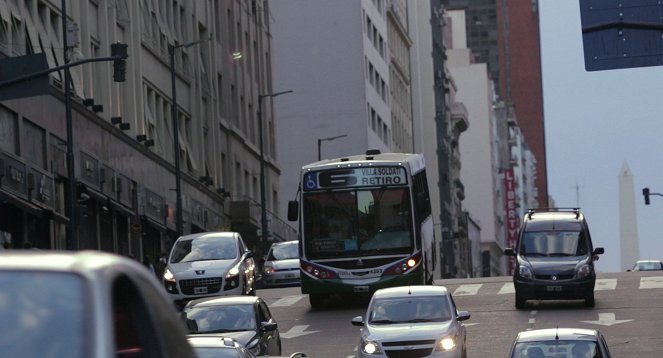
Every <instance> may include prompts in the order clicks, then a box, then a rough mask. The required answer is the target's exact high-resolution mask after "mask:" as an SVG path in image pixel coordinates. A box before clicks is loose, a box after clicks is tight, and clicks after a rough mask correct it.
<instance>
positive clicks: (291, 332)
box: [258, 288, 367, 358]
mask: <svg viewBox="0 0 663 358" xmlns="http://www.w3.org/2000/svg"><path fill="white" fill-rule="evenodd" d="M258 295H260V297H262V298H263V299H266V301H267V302H268V305H269V307H270V311H271V312H272V315H273V316H274V317H275V319H276V321H277V322H278V324H279V331H280V333H281V343H282V352H283V353H284V355H285V354H286V353H287V354H290V353H292V352H304V353H306V354H307V355H308V356H309V357H320V358H339V357H349V356H354V355H355V348H356V346H357V343H358V342H359V327H356V326H353V325H352V323H351V320H352V318H353V317H355V316H360V315H364V314H365V313H366V303H367V301H366V300H365V299H357V300H345V301H344V300H340V299H334V300H331V302H328V305H327V306H326V307H324V308H321V309H312V308H311V306H310V305H309V302H308V296H307V295H302V294H301V293H300V289H299V288H296V289H295V290H292V289H269V290H261V291H259V292H258ZM282 304H283V305H282Z"/></svg>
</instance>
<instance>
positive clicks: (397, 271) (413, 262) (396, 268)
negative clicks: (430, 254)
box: [383, 253, 421, 276]
mask: <svg viewBox="0 0 663 358" xmlns="http://www.w3.org/2000/svg"><path fill="white" fill-rule="evenodd" d="M419 262H421V253H418V254H416V255H414V256H410V257H408V258H406V259H403V260H401V261H399V262H397V263H396V264H394V265H393V266H390V267H389V268H387V269H386V270H385V271H384V274H383V275H384V276H390V275H391V276H393V275H402V274H405V273H408V272H410V271H412V269H414V268H415V267H417V266H418V265H419Z"/></svg>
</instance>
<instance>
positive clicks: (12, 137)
mask: <svg viewBox="0 0 663 358" xmlns="http://www.w3.org/2000/svg"><path fill="white" fill-rule="evenodd" d="M17 121H18V116H17V115H16V113H14V112H12V111H10V110H8V109H6V108H5V107H2V106H0V149H2V150H4V151H6V152H9V153H12V154H18V141H17V138H18V135H17V132H18V129H17V123H18V122H17Z"/></svg>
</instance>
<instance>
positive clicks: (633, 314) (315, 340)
mask: <svg viewBox="0 0 663 358" xmlns="http://www.w3.org/2000/svg"><path fill="white" fill-rule="evenodd" d="M436 284H438V285H444V286H447V288H449V289H450V290H451V291H452V292H454V299H455V301H456V305H457V306H458V309H460V310H468V311H470V313H471V314H472V317H471V318H470V319H469V320H468V321H466V325H467V332H468V341H467V344H468V357H469V358H483V357H506V356H507V354H508V352H509V349H510V347H511V344H512V342H513V339H514V338H515V337H516V334H517V333H518V332H519V331H523V330H527V329H538V328H554V327H577V328H593V329H598V330H600V331H601V332H602V333H603V334H604V335H605V337H606V341H607V342H608V345H609V347H610V351H611V353H612V355H613V357H659V356H661V352H663V297H662V296H663V272H660V271H659V272H625V273H604V274H599V275H598V280H597V287H596V294H595V297H596V306H595V307H594V308H586V307H584V305H583V301H528V304H527V306H526V309H524V310H516V309H515V307H514V295H513V292H512V287H513V286H512V285H511V277H490V278H477V279H453V280H443V281H437V282H436ZM257 294H258V295H259V296H260V297H262V298H264V299H265V300H266V301H267V303H268V305H269V306H270V309H271V311H272V314H273V315H274V316H275V318H276V320H277V322H278V324H279V329H280V332H281V337H282V343H283V355H286V356H287V355H288V354H290V353H293V352H296V351H301V352H304V353H306V354H307V355H308V356H309V357H312V358H346V357H351V356H354V354H355V347H356V345H357V343H358V341H359V327H356V326H353V325H352V324H351V323H350V320H351V319H352V318H353V317H355V316H358V315H364V314H365V308H366V303H367V302H366V300H361V299H357V300H355V301H352V302H350V301H346V302H340V301H333V302H329V305H328V307H325V308H324V309H312V308H311V307H310V306H309V303H308V297H307V295H302V294H301V293H300V289H299V287H288V288H272V289H260V290H258V292H257Z"/></svg>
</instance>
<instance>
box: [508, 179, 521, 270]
mask: <svg viewBox="0 0 663 358" xmlns="http://www.w3.org/2000/svg"><path fill="white" fill-rule="evenodd" d="M504 191H505V193H506V200H505V201H504V206H505V211H506V223H507V224H506V246H507V247H512V248H514V249H515V248H516V245H517V244H518V226H519V225H518V223H519V219H518V211H517V209H518V203H517V201H516V179H515V178H514V176H513V168H509V169H507V170H506V171H505V172H504ZM515 266H516V262H515V257H509V272H508V274H513V270H514V269H515Z"/></svg>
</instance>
